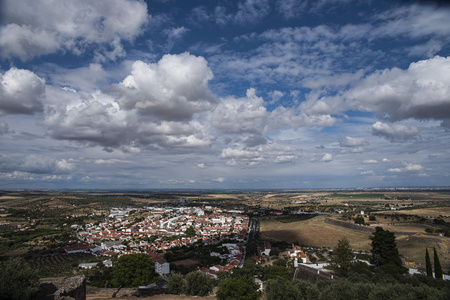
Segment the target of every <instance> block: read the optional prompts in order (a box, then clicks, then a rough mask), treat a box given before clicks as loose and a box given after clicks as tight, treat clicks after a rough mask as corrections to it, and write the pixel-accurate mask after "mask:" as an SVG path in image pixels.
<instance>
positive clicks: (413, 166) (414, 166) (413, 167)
mask: <svg viewBox="0 0 450 300" xmlns="http://www.w3.org/2000/svg"><path fill="white" fill-rule="evenodd" d="M422 169H423V167H422V165H420V164H410V163H405V170H406V171H421V170H422Z"/></svg>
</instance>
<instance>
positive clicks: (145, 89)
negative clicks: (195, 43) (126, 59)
mask: <svg viewBox="0 0 450 300" xmlns="http://www.w3.org/2000/svg"><path fill="white" fill-rule="evenodd" d="M212 78H213V74H212V71H211V69H210V68H209V67H208V65H207V62H206V60H205V59H204V58H203V57H197V56H193V55H190V54H189V53H187V52H185V53H182V54H178V55H164V56H163V57H162V58H161V60H160V61H159V62H158V63H154V64H147V63H144V62H142V61H136V62H135V63H134V64H133V67H132V70H131V75H129V76H127V78H125V79H124V80H123V81H122V82H121V83H119V84H116V85H114V86H112V87H111V88H110V89H108V90H107V93H109V94H110V95H112V96H113V97H114V98H116V99H117V102H118V103H119V105H120V107H121V108H122V109H125V110H132V109H136V110H137V112H138V113H139V114H141V115H145V116H150V117H154V118H157V119H160V120H166V121H181V120H189V119H191V118H192V116H193V114H194V113H199V112H204V111H206V110H209V109H210V108H211V107H212V104H213V103H215V101H216V99H215V97H214V95H213V94H212V93H211V92H210V90H209V89H208V81H209V80H211V79H212Z"/></svg>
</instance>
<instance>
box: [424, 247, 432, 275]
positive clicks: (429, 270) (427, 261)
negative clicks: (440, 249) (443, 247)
mask: <svg viewBox="0 0 450 300" xmlns="http://www.w3.org/2000/svg"><path fill="white" fill-rule="evenodd" d="M425 266H426V269H427V276H429V277H433V268H432V267H431V260H430V254H429V253H428V248H426V251H425Z"/></svg>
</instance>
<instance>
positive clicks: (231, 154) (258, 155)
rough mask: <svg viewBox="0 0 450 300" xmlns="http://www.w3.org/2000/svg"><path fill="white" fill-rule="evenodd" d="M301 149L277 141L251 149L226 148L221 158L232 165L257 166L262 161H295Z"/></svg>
mask: <svg viewBox="0 0 450 300" xmlns="http://www.w3.org/2000/svg"><path fill="white" fill-rule="evenodd" d="M298 152H299V151H298V150H297V149H295V148H292V147H285V146H281V145H278V144H275V143H268V144H265V145H260V146H259V147H257V148H253V149H251V150H248V149H241V148H225V149H223V150H222V153H221V154H220V158H223V159H226V160H227V164H228V165H230V166H238V165H246V166H255V165H258V164H261V163H276V164H282V163H293V162H295V161H296V160H297V158H298V154H297V153H298Z"/></svg>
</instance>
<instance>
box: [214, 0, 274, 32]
mask: <svg viewBox="0 0 450 300" xmlns="http://www.w3.org/2000/svg"><path fill="white" fill-rule="evenodd" d="M269 12H270V5H269V1H268V0H244V1H240V2H239V3H238V4H237V10H236V12H235V13H228V12H227V8H226V7H224V6H217V7H216V8H215V10H214V16H215V21H216V23H217V24H219V25H222V26H224V25H227V24H230V23H231V24H236V25H246V24H255V23H258V22H260V21H261V20H262V19H263V18H264V17H265V16H267V15H268V14H269Z"/></svg>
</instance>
